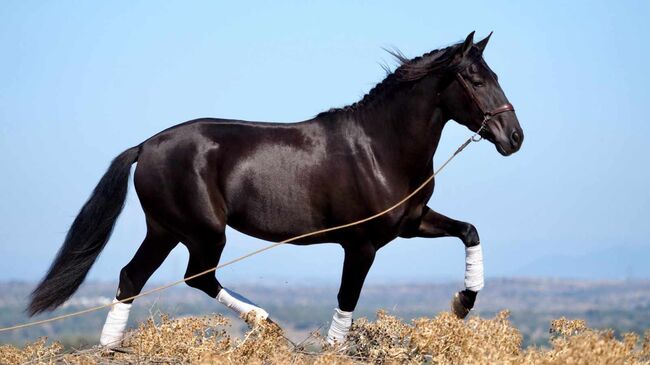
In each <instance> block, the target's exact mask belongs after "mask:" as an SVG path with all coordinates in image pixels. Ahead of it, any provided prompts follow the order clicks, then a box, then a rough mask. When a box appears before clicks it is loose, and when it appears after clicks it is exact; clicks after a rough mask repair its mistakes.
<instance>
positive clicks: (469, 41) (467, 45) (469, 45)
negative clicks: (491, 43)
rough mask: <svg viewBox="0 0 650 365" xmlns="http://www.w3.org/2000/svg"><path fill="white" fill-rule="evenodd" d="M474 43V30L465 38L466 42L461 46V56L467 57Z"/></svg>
mask: <svg viewBox="0 0 650 365" xmlns="http://www.w3.org/2000/svg"><path fill="white" fill-rule="evenodd" d="M473 44H474V31H472V33H470V34H468V35H467V38H465V42H463V45H462V46H460V50H459V54H460V56H461V57H465V56H466V55H467V52H469V50H470V49H472V45H473Z"/></svg>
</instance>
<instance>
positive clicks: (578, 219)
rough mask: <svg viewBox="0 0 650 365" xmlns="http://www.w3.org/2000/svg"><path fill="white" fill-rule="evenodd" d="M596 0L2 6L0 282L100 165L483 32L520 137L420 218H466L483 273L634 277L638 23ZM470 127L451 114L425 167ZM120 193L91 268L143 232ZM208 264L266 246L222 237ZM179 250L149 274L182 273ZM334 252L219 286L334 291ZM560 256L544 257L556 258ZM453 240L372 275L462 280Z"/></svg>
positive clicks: (402, 257)
mask: <svg viewBox="0 0 650 365" xmlns="http://www.w3.org/2000/svg"><path fill="white" fill-rule="evenodd" d="M648 4H649V3H648V2H642V1H624V2H617V3H616V4H613V3H611V2H597V1H574V2H560V1H554V2H514V1H512V2H507V1H492V2H489V4H488V3H486V2H433V1H422V2H409V3H408V5H406V4H405V3H397V2H394V3H391V2H382V1H373V2H370V1H353V2H349V1H327V2H320V3H314V2H298V1H296V2H282V3H281V2H259V3H255V4H250V5H249V4H246V5H244V4H243V3H241V4H238V3H236V2H153V1H151V2H145V1H143V2H94V3H93V2H83V1H78V2H75V1H60V2H32V1H3V2H1V3H0V45H1V46H2V57H0V152H1V153H0V171H2V175H1V178H0V257H1V258H2V268H1V269H0V279H25V280H34V279H38V278H40V276H41V275H42V274H43V273H44V272H45V271H46V269H47V267H48V266H49V264H50V262H51V260H52V258H53V256H54V254H55V253H56V251H57V250H58V247H59V245H60V244H61V242H62V240H63V237H64V235H65V233H66V230H67V228H68V226H69V224H70V223H71V222H72V220H73V219H74V216H75V215H76V213H77V212H78V210H79V208H80V207H81V205H82V204H83V202H84V201H85V199H86V198H87V197H88V195H89V194H90V192H91V190H92V188H93V187H94V186H95V184H96V183H97V181H98V180H99V178H100V176H101V175H102V174H103V172H104V171H105V169H106V167H107V166H108V163H109V161H110V160H111V159H112V158H113V157H114V156H116V155H117V154H118V153H120V152H121V151H122V150H124V149H125V148H127V147H130V146H133V145H136V144H138V143H140V142H141V141H143V140H144V139H146V138H148V137H149V136H151V135H152V134H154V133H156V132H158V131H160V130H162V129H164V128H167V127H169V126H172V125H174V124H177V123H180V122H183V121H186V120H189V119H193V118H197V117H203V116H214V117H227V118H237V119H248V120H268V121H297V120H303V119H307V118H310V117H311V116H313V115H315V114H317V113H318V112H319V111H322V110H325V109H328V108H330V107H333V106H342V105H345V104H349V103H352V102H354V101H356V100H358V99H359V98H361V96H362V95H363V94H364V93H366V92H367V91H368V90H369V89H370V88H371V87H372V86H373V85H374V84H375V83H377V82H379V81H381V79H382V78H383V76H384V71H383V70H382V68H381V67H380V66H379V63H380V62H388V63H389V64H391V63H390V62H391V60H390V57H389V56H388V55H387V54H386V53H385V52H384V51H383V50H382V47H391V46H395V47H398V48H399V49H401V50H402V51H403V52H404V53H405V54H406V55H407V56H411V57H413V56H417V55H420V54H422V53H424V52H427V51H429V50H432V49H435V48H439V47H442V46H446V45H448V44H450V43H454V42H457V41H460V40H462V39H463V38H464V37H465V36H466V35H467V34H468V33H469V32H470V31H472V30H476V31H477V38H481V37H483V36H485V35H487V34H488V33H489V32H490V31H494V35H493V37H492V40H491V41H490V44H489V46H488V48H487V50H486V52H485V58H486V60H487V62H488V64H490V65H491V67H492V69H493V70H494V71H495V72H496V73H497V74H498V75H499V80H500V82H501V85H502V86H503V88H504V90H505V92H506V94H507V96H508V97H509V99H510V101H511V102H512V103H513V104H514V105H515V107H516V108H517V113H518V116H519V120H520V122H521V124H522V127H523V128H524V131H525V133H526V141H525V143H524V146H523V148H522V150H521V151H520V152H519V153H518V154H516V155H513V156H512V157H508V158H504V157H502V156H500V155H499V154H498V153H497V152H496V150H495V149H494V147H493V146H492V145H490V144H489V143H487V142H483V143H481V144H475V145H472V146H471V147H470V148H469V149H468V151H467V152H465V153H464V154H463V155H462V156H461V157H460V158H458V159H457V160H456V161H454V163H452V164H451V165H450V166H449V167H448V169H446V170H445V171H444V172H443V173H442V175H441V176H440V177H439V178H438V180H437V186H436V192H435V194H434V196H433V198H432V200H431V202H430V205H431V206H432V207H434V209H436V210H438V211H440V212H442V213H444V214H447V215H449V216H451V217H454V218H457V219H461V220H465V221H469V222H472V223H474V224H475V225H476V226H477V227H478V229H479V232H480V234H481V238H482V243H483V245H484V250H485V258H486V274H487V275H488V276H509V275H517V276H522V275H523V276H526V275H529V276H535V275H547V276H562V277H584V278H588V277H593V278H614V279H617V278H622V277H627V276H635V277H650V269H648V268H647V267H646V266H647V265H646V264H645V262H644V260H643V258H644V257H647V256H646V255H647V254H648V253H650V242H649V240H648V238H647V237H648V235H647V232H646V229H647V228H646V227H647V224H648V222H649V221H650V219H649V218H650V213H649V212H648V210H649V208H650V198H649V194H648V192H647V187H648V186H649V185H650V173H649V172H648V166H649V164H648V138H649V136H650V126H649V123H648V117H647V115H648V106H647V100H648V96H649V93H648V91H647V87H648V85H650V76H649V75H650V73H649V72H648V71H647V67H648V66H647V64H648V56H649V51H648V47H647V40H646V37H647V34H648V31H649V30H650V29H649V28H650V26H649V24H648V22H647V17H648V15H650V5H648ZM468 135H469V131H467V130H466V129H465V128H464V127H461V126H459V125H457V124H455V123H453V122H452V123H450V124H449V125H448V127H447V128H446V129H445V131H444V133H443V139H442V143H441V145H440V148H439V150H438V153H437V154H436V157H435V160H436V161H442V160H443V158H446V157H447V156H448V154H449V153H451V152H452V151H453V150H454V149H455V148H456V147H457V145H458V144H459V143H460V142H461V141H463V140H464V139H465V138H467V136H468ZM144 232H145V226H144V221H143V215H142V212H141V209H140V206H139V203H138V201H137V197H136V195H135V194H133V190H132V184H131V194H130V196H129V199H128V202H127V206H126V208H125V210H124V212H123V214H122V216H121V217H120V219H119V221H118V226H117V228H116V230H115V234H114V235H113V238H112V239H111V241H110V242H109V244H108V246H107V248H106V250H105V251H104V253H103V254H102V256H100V258H99V260H98V262H97V264H96V265H95V267H94V268H93V270H92V271H91V275H90V277H91V278H94V279H101V280H114V279H117V274H118V272H119V270H120V268H121V267H122V266H123V265H124V264H126V263H127V262H128V260H130V258H131V256H132V255H133V253H134V252H135V250H136V249H137V247H138V245H139V244H140V242H141V240H142V238H143V237H144ZM228 242H229V243H228V245H227V247H226V250H225V252H224V256H223V260H227V259H229V258H233V257H236V256H238V255H240V254H243V253H245V252H248V251H250V250H254V249H257V248H259V247H261V245H263V244H264V243H263V242H261V241H257V240H254V239H252V238H250V237H246V236H243V235H241V234H239V233H236V232H232V231H230V232H229V241H228ZM186 260H187V253H186V251H185V249H184V247H182V246H179V247H178V248H177V249H176V250H175V251H174V252H173V254H172V255H171V256H170V257H169V259H168V260H167V261H166V262H165V264H164V265H163V267H162V268H161V269H160V270H159V272H158V273H156V275H155V276H154V278H153V279H152V280H154V281H168V280H173V279H178V278H180V277H181V276H182V274H183V272H184V270H185V265H186ZM341 263H342V250H341V249H340V248H339V247H337V246H335V245H319V246H312V247H295V246H287V247H280V248H278V249H275V250H273V251H272V252H267V253H264V254H263V255H260V256H257V257H255V258H252V259H250V260H247V261H246V262H243V263H241V264H238V265H236V266H235V267H233V268H232V269H226V270H224V271H223V272H222V273H220V274H219V275H218V276H219V278H220V279H221V281H222V282H223V283H224V284H225V285H228V284H229V283H233V282H242V281H247V282H251V281H253V282H267V283H270V284H273V283H285V282H286V283H291V282H297V281H302V280H316V281H320V282H327V283H332V284H334V283H337V282H338V280H339V278H340V269H341ZM556 264H557V266H555V265H556ZM462 273H463V249H462V245H461V244H460V242H459V241H457V240H455V239H436V240H424V239H416V240H397V241H395V242H393V243H391V244H390V245H388V246H387V247H385V248H384V249H382V250H381V251H380V253H379V255H378V257H377V260H376V261H375V265H374V267H373V269H372V270H371V274H370V276H369V279H368V280H369V281H370V282H380V281H396V280H418V281H429V280H445V279H454V280H459V281H460V280H461V279H462V275H463V274H462Z"/></svg>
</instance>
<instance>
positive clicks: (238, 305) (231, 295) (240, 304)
mask: <svg viewBox="0 0 650 365" xmlns="http://www.w3.org/2000/svg"><path fill="white" fill-rule="evenodd" d="M217 301H218V302H219V303H221V304H223V305H225V306H226V307H228V308H230V309H232V310H234V311H235V312H237V314H239V315H240V316H241V315H242V314H247V313H248V312H250V311H255V317H256V318H257V320H264V319H266V318H268V316H269V313H268V312H267V311H265V310H264V309H262V308H260V307H259V306H257V305H256V304H255V303H253V302H251V301H250V300H248V299H246V298H245V297H244V296H243V295H241V294H238V293H236V292H234V291H232V290H227V289H226V288H222V289H221V290H220V291H219V294H217Z"/></svg>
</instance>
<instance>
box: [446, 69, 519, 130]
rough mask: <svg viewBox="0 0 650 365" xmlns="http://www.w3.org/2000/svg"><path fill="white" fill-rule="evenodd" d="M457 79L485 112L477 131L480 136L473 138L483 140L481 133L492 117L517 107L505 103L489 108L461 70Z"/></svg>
mask: <svg viewBox="0 0 650 365" xmlns="http://www.w3.org/2000/svg"><path fill="white" fill-rule="evenodd" d="M456 79H457V80H458V82H460V84H461V85H462V86H463V88H464V89H465V91H467V94H468V95H469V97H470V98H471V99H472V100H474V104H476V106H477V107H478V109H479V110H480V111H481V113H482V114H483V123H481V127H480V128H479V129H478V131H476V136H478V137H477V138H478V139H474V138H473V139H474V141H475V142H478V141H480V140H481V138H482V137H481V135H480V133H481V132H482V131H483V129H485V126H486V125H487V122H488V121H489V120H490V119H492V117H494V116H497V115H499V114H501V113H505V112H514V111H515V107H514V106H512V104H510V103H505V104H503V105H501V106H498V107H496V108H494V109H487V108H486V107H485V106H484V105H483V103H482V102H481V100H480V99H479V98H478V96H477V95H476V93H475V92H474V90H473V89H472V88H471V87H470V86H469V84H468V83H467V81H466V80H465V79H464V78H463V75H461V74H460V72H458V73H456ZM495 81H496V80H495Z"/></svg>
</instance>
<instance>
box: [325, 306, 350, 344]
mask: <svg viewBox="0 0 650 365" xmlns="http://www.w3.org/2000/svg"><path fill="white" fill-rule="evenodd" d="M350 326H352V312H344V311H342V310H340V309H338V308H336V309H335V310H334V317H332V324H331V325H330V330H329V331H328V332H327V343H329V344H330V345H334V344H336V343H338V344H342V343H343V341H344V340H345V336H347V334H348V332H349V331H350Z"/></svg>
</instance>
